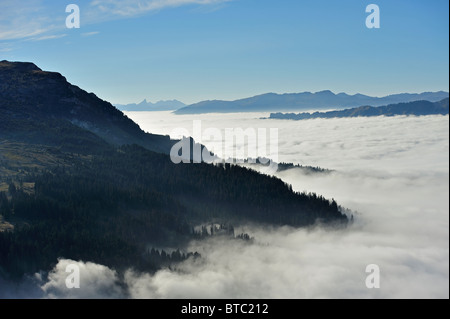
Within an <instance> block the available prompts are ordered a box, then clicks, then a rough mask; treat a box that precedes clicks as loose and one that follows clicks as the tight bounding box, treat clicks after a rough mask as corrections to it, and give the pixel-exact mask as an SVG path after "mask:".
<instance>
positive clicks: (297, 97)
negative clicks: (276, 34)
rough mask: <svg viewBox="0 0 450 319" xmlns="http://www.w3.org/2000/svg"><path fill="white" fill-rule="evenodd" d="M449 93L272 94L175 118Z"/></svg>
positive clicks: (189, 110)
mask: <svg viewBox="0 0 450 319" xmlns="http://www.w3.org/2000/svg"><path fill="white" fill-rule="evenodd" d="M448 97H449V94H448V92H442V91H439V92H425V93H421V94H409V93H402V94H395V95H389V96H385V97H371V96H367V95H363V94H355V95H348V94H346V93H339V94H334V93H333V92H331V91H321V92H317V93H310V92H304V93H291V94H275V93H268V94H263V95H258V96H254V97H251V98H246V99H241V100H236V101H203V102H200V103H196V104H192V105H189V106H186V107H183V108H181V109H178V110H177V111H175V112H174V113H175V114H202V113H234V112H269V111H306V110H312V109H342V108H351V107H358V106H361V105H370V106H381V105H388V104H394V103H404V102H413V101H419V100H426V101H431V102H437V101H441V100H442V99H445V98H448Z"/></svg>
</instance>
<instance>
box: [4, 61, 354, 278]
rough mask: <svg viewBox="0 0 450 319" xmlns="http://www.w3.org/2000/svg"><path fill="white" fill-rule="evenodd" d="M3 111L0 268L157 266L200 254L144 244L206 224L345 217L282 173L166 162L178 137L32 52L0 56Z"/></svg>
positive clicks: (165, 243) (164, 242)
mask: <svg viewBox="0 0 450 319" xmlns="http://www.w3.org/2000/svg"><path fill="white" fill-rule="evenodd" d="M0 112H1V117H0V276H2V277H6V278H20V277H21V276H23V275H24V274H33V273H35V272H37V271H40V270H44V271H48V270H50V269H51V268H52V267H53V266H54V265H55V264H56V263H57V259H58V258H67V259H73V260H83V261H85V262H87V261H91V262H95V263H99V264H103V265H106V266H108V267H112V268H114V269H117V270H119V271H120V270H124V269H128V268H131V267H132V268H134V269H136V270H145V271H154V270H156V269H158V268H159V267H162V266H166V265H167V264H168V263H170V262H177V261H180V260H182V259H184V258H196V257H195V256H196V255H195V254H193V253H195V252H191V253H192V254H189V252H184V253H180V252H179V251H177V252H176V253H172V255H170V256H167V255H166V253H162V252H161V253H160V252H155V250H152V249H151V248H152V247H173V248H174V250H176V249H177V248H180V249H181V250H182V249H183V248H185V246H186V243H187V242H189V240H191V239H197V240H198V239H199V234H198V233H197V232H196V231H194V227H195V226H197V225H201V224H205V223H213V222H214V223H218V224H221V225H235V226H237V225H239V224H242V223H246V222H254V223H260V224H268V225H291V226H295V227H300V226H309V225H313V224H315V223H317V222H320V223H322V224H325V225H340V226H345V225H346V224H347V217H346V216H345V215H344V214H343V213H342V212H341V211H342V210H341V208H340V207H339V206H338V205H337V203H336V202H335V201H333V200H327V199H325V198H323V197H321V196H318V195H316V194H306V193H296V192H293V191H292V188H291V187H290V186H289V185H287V184H285V183H284V182H282V181H281V180H280V179H278V178H275V177H270V176H264V175H261V174H258V173H256V172H254V171H253V170H251V169H247V168H243V167H239V166H233V165H229V164H226V165H216V166H214V165H208V164H179V165H175V164H173V163H172V161H171V160H170V158H169V156H168V155H167V154H166V153H167V152H168V150H169V149H170V145H172V144H173V143H174V141H170V139H169V138H167V137H164V136H158V135H152V134H146V133H144V132H142V131H141V130H140V129H139V127H138V126H137V125H136V124H134V123H133V122H132V121H131V120H129V119H128V118H126V117H125V116H124V115H123V114H122V113H121V112H120V111H118V110H117V109H115V108H114V107H113V106H112V105H111V104H109V103H107V102H105V101H102V100H100V99H98V98H97V97H96V96H95V95H94V94H92V93H86V92H85V91H83V90H81V89H80V88H78V87H76V86H73V85H71V84H70V83H68V82H67V81H66V79H65V78H64V77H63V76H61V75H60V74H58V73H50V72H44V71H42V70H40V69H39V68H38V67H36V66H35V65H34V64H31V63H11V62H6V61H3V62H0ZM224 227H225V228H224V229H232V226H224ZM200 237H202V236H200ZM241 237H242V238H246V236H241ZM192 256H194V257H192Z"/></svg>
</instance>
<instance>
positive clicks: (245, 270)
mask: <svg viewBox="0 0 450 319" xmlns="http://www.w3.org/2000/svg"><path fill="white" fill-rule="evenodd" d="M129 116H131V117H132V118H133V119H135V120H136V121H137V122H138V123H140V124H141V126H142V127H143V128H145V129H148V130H151V131H153V132H157V133H165V134H167V133H169V132H170V131H172V129H173V128H174V127H184V128H186V129H188V130H189V129H191V126H192V122H191V121H192V118H191V117H190V116H181V117H180V116H173V115H171V114H170V113H159V114H156V113H135V114H129ZM204 120H205V121H204V127H205V128H206V127H208V126H214V127H218V128H226V127H242V128H247V127H256V128H257V127H278V128H279V131H280V133H279V136H280V140H281V142H280V158H281V159H282V160H284V161H292V162H295V163H302V164H307V165H313V166H316V165H319V166H323V167H329V168H333V169H335V171H334V172H332V173H330V174H320V175H305V173H304V172H303V171H302V170H300V169H291V170H288V171H283V172H279V173H277V175H278V176H279V177H280V178H282V179H283V180H284V181H286V182H288V183H291V184H292V185H293V188H294V189H295V190H298V191H303V190H308V191H314V192H317V193H319V194H322V195H324V196H325V197H328V198H335V199H336V200H337V201H338V203H339V204H341V205H343V206H345V207H347V208H350V209H351V210H352V211H353V213H354V215H355V223H354V224H353V226H352V227H351V228H349V229H346V230H334V231H329V230H323V229H321V228H314V229H293V228H289V227H283V228H263V227H259V226H257V225H248V226H245V227H243V228H241V229H237V231H242V232H247V233H249V234H250V235H251V236H253V237H255V242H254V243H252V244H248V243H245V242H241V241H235V240H223V239H222V240H221V239H218V238H212V239H210V240H208V241H202V242H191V243H190V247H189V250H192V251H198V252H200V253H201V254H202V256H203V257H202V258H201V259H198V260H193V259H191V260H187V261H185V262H184V263H182V264H180V265H179V266H178V268H177V269H176V270H169V269H164V270H161V271H159V272H157V273H156V274H154V275H149V274H137V273H134V272H132V271H128V272H127V273H126V274H125V275H124V276H123V278H118V275H117V274H116V273H115V272H114V271H113V270H111V269H108V268H106V267H104V266H101V265H95V264H92V263H82V262H78V264H79V265H80V269H81V272H80V275H81V278H82V280H81V288H80V289H79V290H77V291H67V288H66V287H65V279H66V278H67V275H68V274H67V273H66V272H65V267H66V265H67V264H68V263H74V262H73V261H67V260H60V261H59V263H58V265H57V266H56V267H55V269H54V270H53V272H51V274H50V275H49V278H48V279H42V278H41V277H39V276H37V277H36V278H37V279H36V278H34V280H35V281H34V282H33V283H34V286H33V287H34V290H33V291H37V293H36V296H39V297H50V298H55V297H62V298H71V297H80V296H83V297H123V298H448V297H449V285H448V280H449V215H448V211H449V186H448V185H449V171H448V163H449V162H448V156H449V155H448V154H449V121H448V116H446V117H442V116H431V117H420V118H416V117H411V118H407V117H397V118H366V119H349V120H312V121H304V122H285V121H273V120H269V121H263V120H255V118H254V117H252V115H244V114H231V115H220V116H219V115H209V116H205V118H204ZM369 264H377V265H378V266H379V267H380V269H381V288H380V289H367V287H366V285H365V280H366V277H367V275H368V274H367V273H366V272H365V270H366V266H367V265H369ZM15 291H16V294H17V295H19V296H20V295H21V294H20V291H23V289H22V290H21V289H16V290H15Z"/></svg>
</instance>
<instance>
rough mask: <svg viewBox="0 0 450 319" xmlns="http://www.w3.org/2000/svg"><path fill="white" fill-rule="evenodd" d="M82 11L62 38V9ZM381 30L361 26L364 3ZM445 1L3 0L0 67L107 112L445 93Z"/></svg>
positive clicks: (446, 75) (446, 69)
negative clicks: (60, 79)
mask: <svg viewBox="0 0 450 319" xmlns="http://www.w3.org/2000/svg"><path fill="white" fill-rule="evenodd" d="M71 3H75V4H77V5H79V7H80V10H81V28H80V29H67V28H66V27H65V19H66V17H67V15H68V13H66V12H65V8H66V6H67V5H68V4H71ZM371 3H375V4H377V5H378V6H379V7H380V10H381V28H380V29H368V28H366V25H365V20H366V17H367V15H368V14H367V13H366V12H365V8H366V6H367V5H369V4H371ZM448 12H449V2H448V1H447V0H432V1H426V0H395V1H392V0H370V1H364V0H339V1H336V0H228V1H227V0H141V1H137V0H120V1H119V0H90V1H88V0H84V1H74V0H67V1H64V0H63V1H61V0H58V1H54V0H52V1H49V0H22V1H17V0H2V1H1V2H0V60H3V59H6V60H13V61H31V62H34V63H36V64H37V65H38V66H39V67H41V68H42V69H44V70H50V71H57V72H60V73H62V74H63V75H64V76H66V77H67V79H68V80H69V81H70V82H71V83H73V84H76V85H78V86H80V87H81V88H83V89H85V90H87V91H89V92H94V93H96V94H97V95H98V96H99V97H101V98H103V99H106V100H108V101H110V102H113V103H131V102H139V101H141V100H142V99H144V98H147V99H149V100H151V101H157V100H161V99H164V100H165V99H179V100H181V101H183V102H185V103H194V102H198V101H201V100H206V99H226V100H233V99H237V98H242V97H248V96H253V95H256V94H261V93H267V92H276V93H287V92H303V91H312V92H316V91H321V90H332V91H333V92H335V93H339V92H346V93H349V94H354V93H363V94H368V95H375V96H382V95H387V94H393V93H400V92H423V91H438V90H445V91H448V87H449V72H448V68H449V49H448V48H449V14H448Z"/></svg>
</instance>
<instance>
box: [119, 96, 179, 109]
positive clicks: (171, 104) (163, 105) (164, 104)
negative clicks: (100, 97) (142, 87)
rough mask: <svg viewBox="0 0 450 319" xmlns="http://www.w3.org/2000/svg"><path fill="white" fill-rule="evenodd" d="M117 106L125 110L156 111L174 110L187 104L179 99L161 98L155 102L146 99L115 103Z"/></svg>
mask: <svg viewBox="0 0 450 319" xmlns="http://www.w3.org/2000/svg"><path fill="white" fill-rule="evenodd" d="M114 106H115V107H116V108H118V109H119V110H121V111H123V112H154V111H174V110H178V109H180V108H183V107H185V106H186V104H184V103H183V102H180V101H178V100H161V101H158V102H155V103H152V102H149V101H147V99H144V100H143V101H142V102H140V103H130V104H114Z"/></svg>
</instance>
